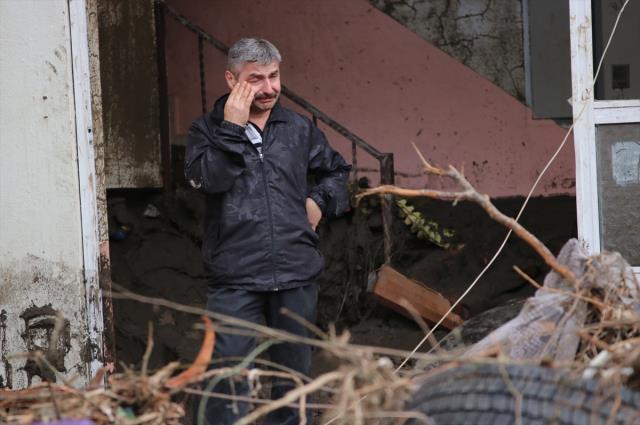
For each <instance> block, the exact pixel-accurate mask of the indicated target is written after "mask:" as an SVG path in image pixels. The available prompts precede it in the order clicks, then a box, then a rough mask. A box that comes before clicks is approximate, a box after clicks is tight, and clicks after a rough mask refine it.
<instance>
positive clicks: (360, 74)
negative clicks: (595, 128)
mask: <svg viewBox="0 0 640 425" xmlns="http://www.w3.org/2000/svg"><path fill="white" fill-rule="evenodd" d="M170 4H171V5H172V6H173V7H174V8H175V9H176V10H177V11H178V12H180V13H182V14H184V15H185V16H187V17H188V18H189V19H191V20H192V21H193V22H195V23H196V24H197V25H199V26H201V27H202V28H203V29H205V30H206V31H207V32H209V33H210V34H212V35H214V36H215V37H217V38H218V39H220V40H221V41H223V42H224V43H226V44H227V45H231V44H233V42H234V41H236V40H237V39H238V38H240V37H243V36H256V37H264V38H267V39H269V40H270V41H272V42H273V43H274V44H275V45H276V46H278V48H279V49H280V52H281V53H282V55H283V63H282V67H281V68H282V81H283V83H284V84H286V85H287V86H288V87H289V88H291V89H292V90H294V91H295V92H297V93H298V94H300V95H302V96H303V97H305V98H307V99H308V100H309V101H311V102H312V103H313V104H315V105H316V106H317V107H318V108H320V109H321V110H322V111H324V112H326V113H327V114H329V115H330V116H332V117H334V118H335V119H336V120H337V121H339V122H340V123H342V124H344V125H345V126H346V127H347V128H349V129H350V130H351V131H353V132H354V133H356V134H357V135H359V136H360V137H362V138H363V139H365V140H366V141H367V142H369V143H371V144H372V145H374V146H375V147H376V148H377V149H378V150H380V151H383V152H393V153H394V154H395V168H396V172H397V173H398V175H397V177H396V180H397V182H398V183H399V184H401V185H405V186H412V187H421V186H424V185H425V184H428V185H429V186H430V187H434V188H438V187H442V186H441V185H442V184H443V183H442V182H441V181H440V180H439V179H436V178H433V177H431V178H429V179H427V178H425V177H424V176H422V174H421V171H420V164H419V161H418V160H417V158H416V155H415V153H414V151H413V148H412V146H411V142H415V143H416V144H417V145H418V146H419V147H420V149H421V150H422V152H423V153H424V154H425V156H426V157H427V158H428V159H430V160H431V161H432V162H434V163H436V164H440V165H447V164H453V165H456V166H464V170H465V172H466V174H467V176H468V177H469V179H470V180H471V182H472V183H473V184H475V185H476V186H477V187H478V189H479V190H480V191H482V192H486V193H488V194H490V195H491V196H497V197H502V196H515V195H525V194H526V193H527V192H528V191H529V188H530V186H531V185H532V183H533V181H534V180H535V178H536V177H537V175H538V173H539V172H540V171H541V169H542V168H543V167H544V165H545V164H546V162H547V160H548V158H549V157H550V156H551V155H552V153H553V151H554V150H555V149H556V147H557V146H558V145H559V144H560V142H561V140H562V138H563V137H564V134H565V130H564V129H563V128H561V127H559V126H558V125H556V124H555V123H554V122H553V121H549V120H534V119H533V118H532V114H531V111H530V110H529V109H528V108H527V107H525V106H524V105H522V104H521V103H520V102H519V101H517V100H516V99H515V98H513V97H511V96H510V95H509V94H507V93H505V92H504V91H502V90H501V89H500V88H498V87H497V86H495V85H494V84H492V83H491V82H489V81H488V80H486V79H484V78H483V77H481V76H479V75H478V74H476V73H475V72H473V71H472V70H471V69H469V68H467V67H465V66H464V65H462V64H460V63H459V62H457V61H456V60H454V59H452V58H451V57H449V56H448V55H446V54H445V53H443V52H441V51H440V50H439V49H437V48H436V47H434V46H433V45H431V44H429V43H427V42H425V41H424V40H423V39H421V38H419V37H418V36H416V35H415V34H413V33H412V32H410V31H409V30H407V29H406V28H404V27H403V26H401V25H400V24H399V23H397V22H396V21H394V20H392V19H391V18H389V17H388V16H386V15H385V14H383V13H382V12H380V11H378V10H377V9H375V8H373V7H372V6H370V5H369V3H368V2H367V1H366V0H323V1H313V0H278V1H267V0H234V1H221V0H209V1H205V0H173V1H170ZM197 57H198V53H197V38H196V36H195V35H194V34H193V33H191V32H189V31H188V30H187V29H185V28H184V27H182V26H181V25H179V24H178V23H177V22H175V21H174V20H173V19H171V18H167V67H168V77H169V95H170V96H171V97H172V107H173V114H174V123H173V132H174V134H177V135H184V134H185V133H186V131H187V130H188V127H189V124H190V122H191V121H192V120H193V119H194V118H195V117H197V116H198V115H199V114H200V108H201V107H200V88H199V74H198V65H197ZM205 59H206V72H207V78H206V83H207V92H208V96H209V98H208V103H209V104H212V102H213V101H214V100H215V99H216V98H217V97H218V96H220V95H222V94H224V93H225V89H226V86H225V84H224V80H223V72H224V68H225V57H224V55H222V54H221V53H219V52H218V51H217V50H215V49H214V48H213V47H211V46H207V47H206V49H205ZM285 104H286V105H290V104H289V103H287V102H285ZM323 129H324V130H325V133H326V134H327V136H328V137H329V140H330V141H331V143H332V145H333V146H334V147H335V148H336V149H338V150H340V151H341V152H342V153H343V154H344V155H345V158H347V160H351V145H350V142H348V141H347V140H346V139H344V138H342V137H341V136H339V135H338V134H336V133H335V132H333V130H331V129H328V128H324V127H323ZM570 142H571V141H569V143H567V146H566V147H565V149H564V151H563V152H562V153H561V154H560V156H559V157H558V159H557V160H556V162H555V163H554V165H553V166H552V167H551V169H550V170H549V171H548V173H547V176H546V177H545V178H544V179H543V181H542V183H541V185H540V187H539V190H538V191H537V192H536V194H538V195H556V194H574V193H575V190H574V181H575V171H574V169H575V166H574V154H573V147H572V144H571V143H570ZM358 166H359V167H366V168H377V163H376V162H375V161H372V160H371V159H370V158H368V156H367V154H366V153H364V152H362V151H359V153H358ZM368 175H370V176H375V175H376V174H375V173H369V174H368Z"/></svg>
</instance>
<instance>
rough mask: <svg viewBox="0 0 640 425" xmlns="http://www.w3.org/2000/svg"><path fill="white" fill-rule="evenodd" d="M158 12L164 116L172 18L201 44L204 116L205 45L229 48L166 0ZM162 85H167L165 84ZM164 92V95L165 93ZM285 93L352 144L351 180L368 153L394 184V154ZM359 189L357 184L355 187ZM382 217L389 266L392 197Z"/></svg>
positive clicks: (385, 178)
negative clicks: (168, 27) (361, 156)
mask: <svg viewBox="0 0 640 425" xmlns="http://www.w3.org/2000/svg"><path fill="white" fill-rule="evenodd" d="M155 12H156V26H157V28H156V31H157V37H158V44H157V46H158V50H159V56H161V59H160V60H159V62H160V66H161V73H162V74H164V77H161V80H164V85H165V89H164V90H163V89H161V97H162V95H164V98H165V101H163V102H162V105H161V107H162V108H163V109H165V111H164V112H163V115H164V116H165V118H166V120H163V121H168V116H169V114H168V102H166V97H167V96H166V64H165V63H164V60H163V59H162V58H163V57H164V46H165V40H164V37H165V33H164V23H163V19H164V18H166V17H169V18H171V19H174V20H175V21H177V22H178V23H179V24H180V25H182V26H183V27H184V28H185V29H186V30H189V31H191V32H193V33H194V34H195V35H196V36H197V43H198V65H199V71H200V72H199V75H200V81H199V84H200V100H201V106H202V113H206V112H207V111H208V102H207V87H206V78H205V77H206V69H205V63H204V45H205V43H208V44H209V45H211V46H213V47H214V48H216V49H217V50H219V51H220V52H222V53H224V54H225V55H226V54H227V53H228V51H229V47H228V46H226V45H225V44H224V43H223V42H221V41H220V40H218V39H217V38H215V37H214V36H213V35H211V34H209V33H207V32H206V31H204V30H203V29H202V28H201V27H199V26H198V25H196V24H194V23H193V22H192V21H191V20H189V19H188V18H187V17H185V16H184V15H181V14H180V13H178V12H177V11H176V10H175V9H174V8H172V7H171V6H169V5H168V4H166V3H165V2H164V0H156V3H155ZM161 85H163V83H162V82H161ZM163 92H164V93H163ZM281 93H282V95H283V96H285V97H286V98H287V99H289V100H291V101H292V102H294V103H295V104H296V105H298V106H300V107H301V108H303V109H304V110H305V111H307V112H309V114H310V115H311V119H312V120H313V122H314V124H316V125H317V123H318V120H319V121H322V122H323V123H325V124H326V125H327V126H329V127H330V128H331V129H333V130H334V131H335V132H337V133H338V134H340V135H341V136H343V137H344V138H345V139H347V140H348V141H350V142H351V164H352V166H353V167H352V175H351V180H352V181H353V182H357V179H358V174H357V173H358V167H357V165H358V156H357V155H358V151H359V150H361V151H364V152H365V153H366V154H367V155H370V156H371V157H373V158H374V159H375V160H377V161H378V164H379V176H380V184H383V185H385V184H394V164H393V153H390V152H386V153H383V152H380V151H379V150H378V149H376V148H375V147H374V146H372V145H370V144H369V143H367V142H366V141H365V140H363V139H362V138H361V137H359V136H357V135H356V134H354V133H353V132H352V131H350V130H349V129H348V128H346V127H345V126H344V125H342V124H341V123H339V122H337V121H336V120H335V119H333V118H332V117H330V116H329V115H327V114H326V113H324V112H322V111H321V110H320V109H318V108H317V107H315V106H314V105H313V104H312V103H311V102H309V101H308V100H307V99H305V98H303V97H302V96H300V95H298V94H296V93H295V92H294V91H293V90H291V89H290V88H288V87H286V86H285V85H282V88H281ZM354 186H355V185H354ZM381 214H382V223H383V232H384V255H385V262H386V263H389V261H390V258H391V223H392V220H393V215H392V209H391V201H390V198H389V197H388V196H384V197H383V198H382V202H381Z"/></svg>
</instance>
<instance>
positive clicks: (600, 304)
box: [513, 266, 612, 309]
mask: <svg viewBox="0 0 640 425" xmlns="http://www.w3.org/2000/svg"><path fill="white" fill-rule="evenodd" d="M513 269H514V270H515V272H516V273H518V274H519V275H520V277H521V278H523V279H524V280H526V281H527V282H529V283H530V284H531V285H533V286H534V287H535V288H537V289H542V290H544V291H549V292H554V293H557V294H561V295H566V296H568V297H571V298H577V299H579V300H581V301H585V302H587V303H589V304H593V305H595V306H596V307H598V308H601V309H605V308H612V307H611V306H609V305H607V304H605V303H603V302H601V301H598V300H596V299H595V298H590V297H586V296H584V295H580V294H576V293H575V292H570V291H563V290H562V289H558V288H549V287H547V286H542V285H540V284H539V283H538V282H536V281H535V280H534V279H533V278H532V277H531V276H529V275H528V274H527V273H525V272H524V271H523V270H522V269H521V268H520V267H518V266H513Z"/></svg>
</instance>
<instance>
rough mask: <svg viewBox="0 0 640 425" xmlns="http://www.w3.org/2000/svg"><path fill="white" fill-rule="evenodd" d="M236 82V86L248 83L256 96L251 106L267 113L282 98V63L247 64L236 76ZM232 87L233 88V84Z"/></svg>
mask: <svg viewBox="0 0 640 425" xmlns="http://www.w3.org/2000/svg"><path fill="white" fill-rule="evenodd" d="M228 80H229V79H227V81H228ZM234 80H235V84H237V83H241V82H243V81H246V82H247V83H249V84H251V85H252V86H253V87H254V89H255V91H256V96H255V98H254V99H253V103H252V104H251V108H252V109H254V110H259V111H267V110H269V109H271V108H273V107H274V106H275V104H276V102H277V101H278V97H279V96H280V63H279V62H277V61H273V62H271V63H270V64H269V65H260V64H258V63H255V62H249V63H246V64H245V65H244V66H243V67H242V68H241V69H240V71H239V72H238V73H237V74H236V75H235V76H234ZM230 86H231V87H233V86H232V85H231V84H230Z"/></svg>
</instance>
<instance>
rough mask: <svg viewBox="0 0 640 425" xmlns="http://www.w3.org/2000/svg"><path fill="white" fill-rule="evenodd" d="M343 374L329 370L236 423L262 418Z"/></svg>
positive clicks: (243, 423) (339, 377)
mask: <svg viewBox="0 0 640 425" xmlns="http://www.w3.org/2000/svg"><path fill="white" fill-rule="evenodd" d="M343 376H344V373H343V372H338V371H334V372H328V373H325V374H324V375H320V376H319V377H317V378H316V379H315V380H313V381H311V382H309V383H308V384H306V385H304V386H302V387H299V388H295V389H293V390H291V391H289V392H288V393H287V394H285V395H284V397H282V398H281V399H278V400H275V401H274V402H272V403H270V404H267V405H265V406H262V407H260V408H258V409H256V410H254V411H253V412H251V413H250V414H248V415H247V416H245V417H243V418H241V419H240V420H238V421H237V422H236V423H235V425H249V424H250V423H252V422H253V421H255V420H257V419H258V418H261V417H262V416H264V415H266V414H268V413H269V412H272V411H274V410H277V409H279V408H281V407H284V406H287V405H288V404H289V403H291V402H293V401H295V400H296V399H298V398H300V397H302V396H303V395H306V394H310V393H312V392H314V391H316V390H318V389H319V388H321V387H323V386H324V385H326V384H328V383H329V382H332V381H337V380H339V379H341V378H342V377H343Z"/></svg>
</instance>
